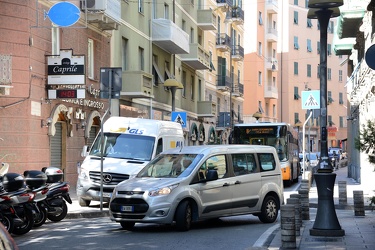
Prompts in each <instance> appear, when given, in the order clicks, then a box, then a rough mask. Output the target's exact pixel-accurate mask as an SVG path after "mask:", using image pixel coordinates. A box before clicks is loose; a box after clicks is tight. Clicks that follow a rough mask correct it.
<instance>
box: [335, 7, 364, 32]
mask: <svg viewBox="0 0 375 250" xmlns="http://www.w3.org/2000/svg"><path fill="white" fill-rule="evenodd" d="M364 15H365V8H358V9H340V17H339V18H338V20H337V34H338V37H339V38H340V39H342V38H348V37H356V35H357V32H358V30H359V26H360V25H361V23H362V19H363V17H364Z"/></svg>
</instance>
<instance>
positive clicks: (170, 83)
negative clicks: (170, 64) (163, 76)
mask: <svg viewBox="0 0 375 250" xmlns="http://www.w3.org/2000/svg"><path fill="white" fill-rule="evenodd" d="M164 87H166V88H169V89H170V90H171V92H172V111H175V108H176V107H175V99H176V90H177V89H183V88H184V85H182V83H180V82H178V81H177V80H176V79H167V80H166V81H165V82H164Z"/></svg>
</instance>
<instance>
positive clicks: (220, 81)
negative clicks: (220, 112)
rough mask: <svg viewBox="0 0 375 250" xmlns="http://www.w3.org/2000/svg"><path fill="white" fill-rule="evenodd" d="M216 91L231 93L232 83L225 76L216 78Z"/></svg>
mask: <svg viewBox="0 0 375 250" xmlns="http://www.w3.org/2000/svg"><path fill="white" fill-rule="evenodd" d="M216 86H217V89H218V90H221V91H231V88H232V81H231V79H230V77H229V76H227V75H218V76H217V85H216Z"/></svg>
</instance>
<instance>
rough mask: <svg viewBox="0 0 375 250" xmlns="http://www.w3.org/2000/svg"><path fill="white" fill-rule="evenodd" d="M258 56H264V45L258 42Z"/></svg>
mask: <svg viewBox="0 0 375 250" xmlns="http://www.w3.org/2000/svg"><path fill="white" fill-rule="evenodd" d="M258 55H259V56H262V43H261V42H258Z"/></svg>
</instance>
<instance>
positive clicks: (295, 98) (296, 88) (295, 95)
mask: <svg viewBox="0 0 375 250" xmlns="http://www.w3.org/2000/svg"><path fill="white" fill-rule="evenodd" d="M299 98H301V97H300V96H299V94H298V87H294V100H299Z"/></svg>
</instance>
